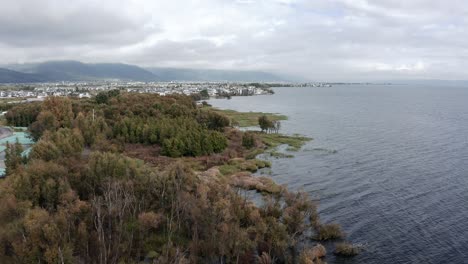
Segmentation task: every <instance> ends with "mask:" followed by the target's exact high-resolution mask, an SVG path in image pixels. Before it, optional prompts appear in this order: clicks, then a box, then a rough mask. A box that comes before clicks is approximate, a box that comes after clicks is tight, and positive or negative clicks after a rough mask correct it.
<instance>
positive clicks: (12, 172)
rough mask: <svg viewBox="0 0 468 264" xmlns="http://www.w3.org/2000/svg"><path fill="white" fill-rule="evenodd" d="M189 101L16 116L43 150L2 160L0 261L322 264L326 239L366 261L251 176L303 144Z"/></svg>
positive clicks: (40, 110)
mask: <svg viewBox="0 0 468 264" xmlns="http://www.w3.org/2000/svg"><path fill="white" fill-rule="evenodd" d="M195 99H198V98H194V97H193V96H186V95H168V96H160V95H156V94H136V93H121V92H119V91H118V90H115V91H105V92H102V93H101V94H99V95H98V96H96V97H95V98H89V99H88V98H86V99H78V98H68V97H48V98H47V99H46V100H45V101H43V102H32V103H24V104H19V105H16V106H14V107H12V108H11V109H9V111H8V113H7V114H6V116H5V118H6V122H7V125H9V126H12V127H28V132H29V134H30V135H31V137H32V138H33V139H34V141H35V144H34V145H33V147H32V149H31V151H30V152H29V154H28V155H27V156H24V155H22V153H23V149H22V146H21V145H20V144H19V143H17V144H8V146H7V149H6V151H5V153H6V157H5V158H6V159H5V165H6V175H5V177H4V179H2V180H1V181H0V220H1V223H2V225H1V226H0V262H1V263H102V264H104V263H180V264H182V263H261V264H268V263H304V264H305V263H323V262H324V257H326V254H327V253H326V249H325V247H324V246H322V245H321V244H319V243H318V242H319V241H325V240H337V241H338V242H340V244H338V245H337V246H336V247H335V253H336V254H339V255H340V254H341V255H355V254H357V253H358V252H359V248H357V247H355V246H353V245H352V244H349V243H347V242H345V240H344V233H343V231H342V230H341V227H340V226H339V225H338V224H335V223H322V222H321V221H320V218H319V215H318V213H317V204H316V202H314V201H312V200H311V199H310V198H309V197H308V195H307V194H306V193H304V192H294V191H290V190H288V189H287V188H286V187H285V186H280V185H278V184H276V183H275V182H274V181H273V180H271V178H269V177H266V176H256V175H253V174H252V173H253V172H256V171H257V170H259V169H261V168H265V167H269V166H270V165H271V164H270V163H269V162H268V161H264V160H259V159H257V158H256V157H257V155H258V154H260V153H264V152H269V153H272V155H273V153H275V155H277V152H274V148H275V147H277V146H279V145H282V144H287V145H289V146H290V149H291V150H298V149H300V148H301V146H302V145H303V144H304V143H305V142H306V141H308V140H310V139H309V138H306V137H301V136H286V135H281V134H279V131H280V128H281V123H280V121H281V120H284V119H285V118H286V117H284V116H279V115H275V114H264V113H239V112H235V111H226V110H220V109H214V108H212V107H210V106H209V105H208V104H207V103H197V101H196V100H195ZM252 125H259V126H260V128H261V131H241V130H239V129H238V128H237V127H238V126H252ZM254 191H256V192H257V193H258V194H257V196H259V197H260V198H261V199H259V200H261V202H258V201H257V202H255V201H253V200H252V199H251V198H249V197H250V195H248V193H251V192H254ZM327 248H328V246H327Z"/></svg>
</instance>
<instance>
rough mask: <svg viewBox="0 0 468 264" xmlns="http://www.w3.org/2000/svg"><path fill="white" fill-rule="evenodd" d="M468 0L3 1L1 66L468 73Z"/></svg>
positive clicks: (371, 76) (336, 74)
mask: <svg viewBox="0 0 468 264" xmlns="http://www.w3.org/2000/svg"><path fill="white" fill-rule="evenodd" d="M467 30H468V4H467V3H466V1H465V0H451V1H447V0H444V1H442V0H411V1H408V0H373V1H370V0H171V1H167V0H164V1H162V0H100V1H95V0H74V1H63V0H42V1H37V0H1V8H0V64H8V63H23V62H39V61H46V60H80V61H84V62H124V63H131V64H136V65H140V66H163V67H165V66H166V67H167V66H169V67H185V68H187V67H189V68H216V69H235V70H263V71H271V72H279V73H285V74H291V75H297V76H300V77H302V78H305V79H309V80H321V81H355V80H362V81H367V80H370V81H372V80H394V79H468V72H467V71H466V70H465V69H466V68H468V67H467V66H468V60H467V57H468V34H467V33H468V32H467Z"/></svg>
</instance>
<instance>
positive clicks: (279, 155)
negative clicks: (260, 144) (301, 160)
mask: <svg viewBox="0 0 468 264" xmlns="http://www.w3.org/2000/svg"><path fill="white" fill-rule="evenodd" d="M270 157H273V158H277V159H280V158H294V155H292V154H286V153H283V152H278V151H271V152H270Z"/></svg>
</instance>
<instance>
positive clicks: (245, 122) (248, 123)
mask: <svg viewBox="0 0 468 264" xmlns="http://www.w3.org/2000/svg"><path fill="white" fill-rule="evenodd" d="M202 109H209V110H211V111H214V112H217V113H220V114H223V115H225V116H227V117H229V119H231V122H232V125H234V126H239V127H253V126H258V119H259V118H260V117H262V116H267V117H268V119H270V120H272V121H281V120H287V119H288V117H287V116H285V115H279V114H274V113H262V112H238V111H234V110H224V109H218V108H212V107H203V108H202Z"/></svg>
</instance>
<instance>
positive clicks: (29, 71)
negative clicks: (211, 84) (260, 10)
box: [0, 60, 287, 83]
mask: <svg viewBox="0 0 468 264" xmlns="http://www.w3.org/2000/svg"><path fill="white" fill-rule="evenodd" d="M0 67H1V66H0ZM0 69H2V70H1V71H0V83H22V82H25V83H28V82H29V83H30V82H57V81H97V80H123V81H125V80H126V81H143V82H153V81H227V82H236V81H239V82H285V81H287V80H286V78H282V77H280V76H278V75H276V74H273V73H268V72H263V71H242V70H217V69H190V68H165V67H147V68H144V67H140V66H136V65H131V64H124V63H83V62H80V61H73V60H64V61H45V62H41V63H25V64H10V65H5V66H3V67H1V68H0Z"/></svg>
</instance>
